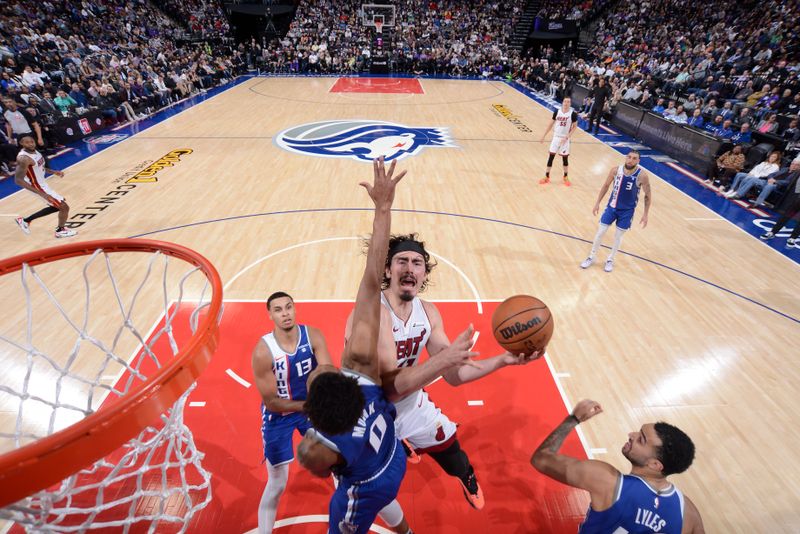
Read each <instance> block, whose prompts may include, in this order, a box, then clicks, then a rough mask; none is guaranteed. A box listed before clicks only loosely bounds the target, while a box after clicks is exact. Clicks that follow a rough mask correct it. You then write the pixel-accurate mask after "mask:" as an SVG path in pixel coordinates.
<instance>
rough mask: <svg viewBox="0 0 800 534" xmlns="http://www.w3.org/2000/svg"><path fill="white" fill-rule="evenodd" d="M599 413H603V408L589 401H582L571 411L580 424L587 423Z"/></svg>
mask: <svg viewBox="0 0 800 534" xmlns="http://www.w3.org/2000/svg"><path fill="white" fill-rule="evenodd" d="M599 413H603V408H602V407H601V406H600V403H598V402H595V401H593V400H589V399H583V400H582V401H580V402H579V403H578V404H576V405H575V408H574V409H573V410H572V415H574V416H575V417H576V418H577V419H578V421H580V422H581V423H583V422H584V421H588V420H589V419H591V418H592V417H594V416H595V415H597V414H599Z"/></svg>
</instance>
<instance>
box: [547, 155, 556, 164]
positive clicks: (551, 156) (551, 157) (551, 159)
mask: <svg viewBox="0 0 800 534" xmlns="http://www.w3.org/2000/svg"><path fill="white" fill-rule="evenodd" d="M555 157H556V155H555V154H554V153H552V152H550V157H549V158H547V166H548V167H552V166H553V158H555Z"/></svg>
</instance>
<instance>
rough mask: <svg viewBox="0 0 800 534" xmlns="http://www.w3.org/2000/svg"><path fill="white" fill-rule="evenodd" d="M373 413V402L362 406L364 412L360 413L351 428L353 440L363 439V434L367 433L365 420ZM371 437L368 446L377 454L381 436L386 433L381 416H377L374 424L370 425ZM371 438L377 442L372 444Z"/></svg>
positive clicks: (384, 423)
mask: <svg viewBox="0 0 800 534" xmlns="http://www.w3.org/2000/svg"><path fill="white" fill-rule="evenodd" d="M374 413H375V401H372V402H370V403H369V404H368V405H367V406H364V410H363V411H362V412H361V415H360V416H359V417H358V422H357V423H356V426H354V427H353V434H352V435H353V437H354V438H363V437H364V434H366V433H367V419H369V416H370V415H372V414H374ZM371 432H372V435H370V437H369V442H370V445H372V448H373V449H375V452H378V450H379V449H380V444H381V439H382V438H383V434H384V433H385V432H386V420H385V419H384V418H383V416H382V415H381V416H379V417H378V418H377V419H375V423H374V424H373V425H372V429H371ZM373 438H375V439H376V440H377V443H375V442H373Z"/></svg>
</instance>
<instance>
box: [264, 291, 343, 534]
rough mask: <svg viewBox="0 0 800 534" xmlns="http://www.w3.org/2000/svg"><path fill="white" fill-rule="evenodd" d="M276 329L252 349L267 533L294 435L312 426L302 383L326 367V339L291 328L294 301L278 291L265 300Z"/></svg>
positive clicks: (305, 329)
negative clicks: (264, 470)
mask: <svg viewBox="0 0 800 534" xmlns="http://www.w3.org/2000/svg"><path fill="white" fill-rule="evenodd" d="M267 312H268V313H269V316H270V318H271V319H272V322H273V323H275V328H274V330H273V331H272V332H270V333H269V334H266V335H265V336H264V337H262V338H261V339H260V340H259V341H258V343H257V344H256V346H255V348H254V349H253V357H252V365H253V376H254V377H255V383H256V387H257V388H258V391H259V392H260V393H261V398H262V400H263V404H262V405H261V433H262V436H263V440H264V458H265V459H266V462H267V473H268V477H269V478H268V479H267V485H266V487H265V488H264V493H263V494H262V496H261V502H260V504H259V506H258V532H259V534H264V533H270V532H272V529H273V527H274V525H275V514H276V511H277V509H278V501H279V500H280V497H281V494H283V491H284V489H286V481H287V480H288V478H289V463H291V461H292V460H293V459H294V451H293V449H292V434H294V431H295V430H297V431H299V432H300V434H303V435H305V433H306V431H307V430H308V429H309V428H310V426H311V424H310V423H309V421H308V417H307V416H306V414H305V413H304V412H303V403H304V402H305V399H306V381H307V380H308V377H309V375H310V374H311V372H312V371H313V370H314V369H315V368H316V367H317V365H330V364H331V357H330V354H329V353H328V347H327V345H326V344H325V338H324V337H323V336H322V333H321V332H320V331H319V330H317V329H316V328H314V327H311V326H306V325H298V324H296V322H295V308H294V300H293V299H292V297H290V296H289V295H288V294H286V293H284V292H282V291H279V292H277V293H273V294H272V295H270V297H269V298H268V299H267Z"/></svg>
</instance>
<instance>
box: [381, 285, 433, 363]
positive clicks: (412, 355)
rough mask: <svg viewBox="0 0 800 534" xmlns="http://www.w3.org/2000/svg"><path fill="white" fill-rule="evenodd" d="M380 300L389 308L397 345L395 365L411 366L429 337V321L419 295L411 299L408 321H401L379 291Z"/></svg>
mask: <svg viewBox="0 0 800 534" xmlns="http://www.w3.org/2000/svg"><path fill="white" fill-rule="evenodd" d="M381 302H382V303H383V305H384V306H386V309H387V310H389V316H391V318H392V335H393V336H394V344H395V347H397V367H411V366H414V365H416V364H417V362H418V361H419V356H420V354H421V353H422V349H423V348H425V345H426V344H427V343H428V338H430V337H431V322H430V320H429V319H428V314H427V313H425V308H424V307H423V305H422V301H421V300H420V299H419V297H414V300H413V301H411V315H410V316H409V318H408V321H405V322H404V321H403V320H402V319H400V318H399V317H398V316H397V315H395V313H394V310H392V306H391V305H390V304H389V301H388V300H387V299H386V295H384V294H383V293H381Z"/></svg>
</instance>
